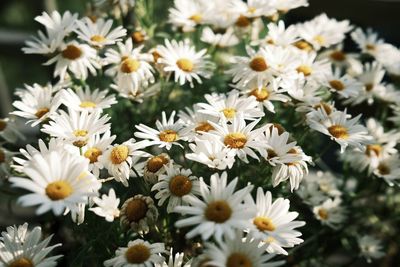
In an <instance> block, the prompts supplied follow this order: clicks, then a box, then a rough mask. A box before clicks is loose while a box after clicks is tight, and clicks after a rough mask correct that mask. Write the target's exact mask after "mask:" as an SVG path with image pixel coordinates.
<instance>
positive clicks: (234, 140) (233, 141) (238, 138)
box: [224, 133, 247, 149]
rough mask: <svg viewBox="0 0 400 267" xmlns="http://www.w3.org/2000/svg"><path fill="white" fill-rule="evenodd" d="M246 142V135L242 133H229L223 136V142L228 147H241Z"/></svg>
mask: <svg viewBox="0 0 400 267" xmlns="http://www.w3.org/2000/svg"><path fill="white" fill-rule="evenodd" d="M246 143H247V137H246V136H245V135H244V134H242V133H230V134H227V135H226V136H225V138H224V144H225V145H226V146H228V147H230V148H238V149H239V148H243V147H244V146H245V145H246Z"/></svg>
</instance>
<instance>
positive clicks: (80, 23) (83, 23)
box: [75, 17, 126, 48]
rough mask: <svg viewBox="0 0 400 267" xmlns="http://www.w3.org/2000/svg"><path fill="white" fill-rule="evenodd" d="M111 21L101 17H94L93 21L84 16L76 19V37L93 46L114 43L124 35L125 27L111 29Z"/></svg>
mask: <svg viewBox="0 0 400 267" xmlns="http://www.w3.org/2000/svg"><path fill="white" fill-rule="evenodd" d="M112 24H113V21H112V20H111V19H109V20H104V19H103V18H99V19H96V21H95V22H93V21H92V20H91V19H89V18H87V17H85V18H83V19H81V20H77V21H76V25H77V29H76V30H75V32H76V33H77V34H78V38H79V39H81V40H83V41H85V42H86V43H88V44H90V45H92V46H94V47H100V48H101V47H103V46H106V45H112V44H115V43H116V42H118V41H121V40H122V38H121V37H124V36H125V35H126V29H124V28H123V27H122V26H118V27H116V28H115V29H113V30H111V27H112Z"/></svg>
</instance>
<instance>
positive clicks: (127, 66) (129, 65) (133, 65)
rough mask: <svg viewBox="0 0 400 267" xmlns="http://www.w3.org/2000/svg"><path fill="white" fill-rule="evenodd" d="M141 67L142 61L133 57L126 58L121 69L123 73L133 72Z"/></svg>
mask: <svg viewBox="0 0 400 267" xmlns="http://www.w3.org/2000/svg"><path fill="white" fill-rule="evenodd" d="M139 68H140V62H139V61H138V60H136V59H133V58H129V57H128V58H125V59H123V60H122V63H121V71H122V72H123V73H132V72H135V71H137V70H138V69H139Z"/></svg>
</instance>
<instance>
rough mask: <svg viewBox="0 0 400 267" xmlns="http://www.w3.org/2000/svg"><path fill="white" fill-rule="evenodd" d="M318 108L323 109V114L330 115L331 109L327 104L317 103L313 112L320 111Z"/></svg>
mask: <svg viewBox="0 0 400 267" xmlns="http://www.w3.org/2000/svg"><path fill="white" fill-rule="evenodd" d="M320 108H323V109H324V110H325V112H326V114H327V115H329V114H331V113H332V108H331V106H330V105H328V104H327V103H325V102H321V103H319V104H317V105H315V106H314V109H315V110H318V109H320Z"/></svg>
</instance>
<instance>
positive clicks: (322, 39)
mask: <svg viewBox="0 0 400 267" xmlns="http://www.w3.org/2000/svg"><path fill="white" fill-rule="evenodd" d="M314 41H316V42H317V43H318V44H319V45H323V44H324V43H325V37H324V36H322V35H317V36H315V37H314Z"/></svg>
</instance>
